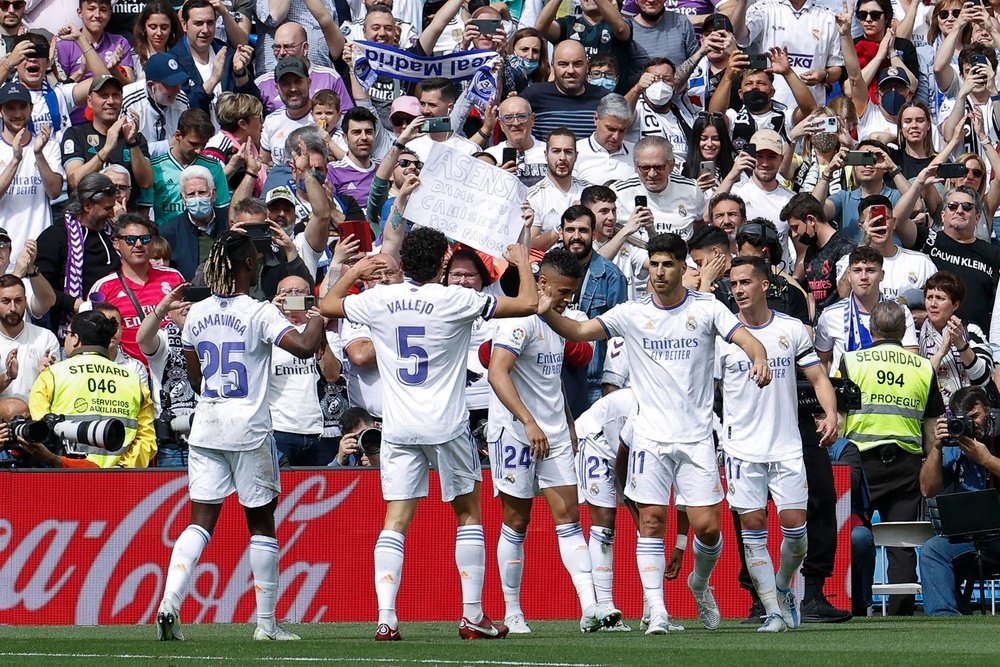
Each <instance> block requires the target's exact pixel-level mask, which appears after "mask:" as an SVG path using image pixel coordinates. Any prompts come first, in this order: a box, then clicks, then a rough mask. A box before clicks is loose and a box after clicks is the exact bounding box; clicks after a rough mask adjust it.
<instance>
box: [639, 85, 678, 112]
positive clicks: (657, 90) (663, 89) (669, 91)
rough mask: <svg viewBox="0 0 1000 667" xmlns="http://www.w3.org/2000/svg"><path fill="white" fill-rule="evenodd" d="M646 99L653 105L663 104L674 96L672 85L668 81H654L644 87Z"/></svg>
mask: <svg viewBox="0 0 1000 667" xmlns="http://www.w3.org/2000/svg"><path fill="white" fill-rule="evenodd" d="M645 95H646V99H647V100H648V101H649V103H650V104H652V105H653V106H663V105H664V104H666V103H667V102H669V101H670V100H671V98H673V96H674V87H673V86H672V85H670V84H669V83H664V82H662V81H656V82H655V83H653V85H651V86H650V87H649V88H647V89H646V93H645Z"/></svg>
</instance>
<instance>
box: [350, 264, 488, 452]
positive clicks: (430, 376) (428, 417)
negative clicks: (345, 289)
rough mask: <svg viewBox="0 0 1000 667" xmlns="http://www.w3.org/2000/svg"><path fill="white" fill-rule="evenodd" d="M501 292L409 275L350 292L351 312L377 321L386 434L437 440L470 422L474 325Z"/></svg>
mask: <svg viewBox="0 0 1000 667" xmlns="http://www.w3.org/2000/svg"><path fill="white" fill-rule="evenodd" d="M496 306H497V300H496V297H493V296H491V295H489V294H484V293H483V292H476V291H475V290H471V289H468V288H466V287H458V286H454V285H453V286H449V287H445V286H444V285H438V284H435V283H427V284H424V285H421V284H418V283H415V282H413V281H410V280H407V281H406V282H403V283H399V284H397V285H380V286H378V287H375V288H374V289H369V290H365V291H364V292H361V293H360V294H352V295H351V296H348V297H347V298H346V299H344V312H345V314H346V315H347V319H348V320H350V321H351V322H354V323H355V324H367V325H368V327H369V328H370V329H371V339H372V344H373V345H374V346H375V359H376V361H377V362H378V372H379V375H380V376H381V377H382V437H383V438H384V439H385V440H386V442H392V443H395V444H401V445H437V444H441V443H444V442H448V441H449V440H452V439H454V438H456V437H458V436H459V435H461V434H462V432H463V431H465V430H466V429H467V428H468V424H469V414H468V411H467V409H466V405H465V378H466V366H467V364H466V361H467V355H468V348H469V338H470V337H471V335H472V325H473V323H474V322H475V321H476V318H477V317H482V318H483V319H485V320H488V319H490V318H491V317H493V313H494V312H495V311H496Z"/></svg>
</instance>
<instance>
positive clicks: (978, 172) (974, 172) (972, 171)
mask: <svg viewBox="0 0 1000 667" xmlns="http://www.w3.org/2000/svg"><path fill="white" fill-rule="evenodd" d="M969 173H970V174H972V175H973V176H975V177H976V178H979V177H980V176H982V175H983V170H982V169H976V168H975V167H972V168H970V169H969Z"/></svg>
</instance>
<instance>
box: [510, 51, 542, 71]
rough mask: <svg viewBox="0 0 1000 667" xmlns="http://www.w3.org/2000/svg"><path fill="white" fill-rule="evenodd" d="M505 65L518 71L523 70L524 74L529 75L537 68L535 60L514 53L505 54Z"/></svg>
mask: <svg viewBox="0 0 1000 667" xmlns="http://www.w3.org/2000/svg"><path fill="white" fill-rule="evenodd" d="M507 65H508V66H509V67H512V68H513V69H516V70H518V71H520V72H524V74H525V76H531V75H532V74H534V73H535V70H536V69H538V61H537V60H528V59H527V58H522V57H521V56H519V55H517V54H515V53H512V54H510V55H509V56H507Z"/></svg>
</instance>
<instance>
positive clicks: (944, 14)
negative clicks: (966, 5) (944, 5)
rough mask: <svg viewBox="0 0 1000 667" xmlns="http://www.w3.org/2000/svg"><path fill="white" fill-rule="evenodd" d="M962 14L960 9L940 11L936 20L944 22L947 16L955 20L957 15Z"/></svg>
mask: <svg viewBox="0 0 1000 667" xmlns="http://www.w3.org/2000/svg"><path fill="white" fill-rule="evenodd" d="M961 13H962V10H961V9H942V10H941V11H939V12H938V15H937V16H938V18H939V19H941V20H942V21H944V20H946V19H947V18H948V17H949V16H950V17H951V18H953V19H957V18H958V15H959V14H961Z"/></svg>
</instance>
